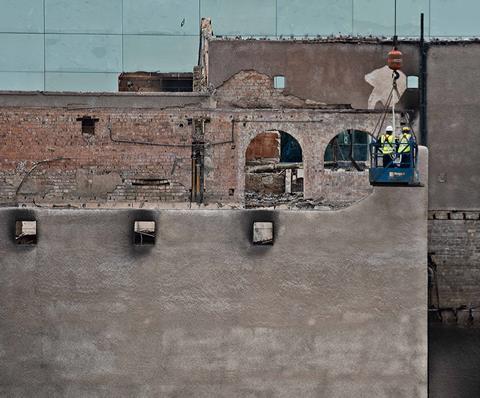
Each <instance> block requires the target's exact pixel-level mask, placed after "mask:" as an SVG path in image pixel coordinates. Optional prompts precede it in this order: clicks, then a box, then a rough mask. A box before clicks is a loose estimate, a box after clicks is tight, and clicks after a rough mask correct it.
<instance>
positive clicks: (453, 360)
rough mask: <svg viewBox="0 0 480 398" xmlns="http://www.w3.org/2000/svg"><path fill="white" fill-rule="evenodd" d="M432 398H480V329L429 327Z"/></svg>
mask: <svg viewBox="0 0 480 398" xmlns="http://www.w3.org/2000/svg"><path fill="white" fill-rule="evenodd" d="M428 345H429V349H428V374H429V395H428V396H429V397H430V398H451V397H455V398H473V397H480V378H479V374H480V328H473V329H469V328H461V327H458V326H448V325H441V324H440V325H438V324H431V325H429V330H428Z"/></svg>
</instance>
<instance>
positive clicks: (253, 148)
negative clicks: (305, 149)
mask: <svg viewBox="0 0 480 398" xmlns="http://www.w3.org/2000/svg"><path fill="white" fill-rule="evenodd" d="M303 179H304V174H303V155H302V148H301V146H300V144H299V142H298V141H297V140H296V139H295V138H294V137H293V136H291V135H290V134H288V133H285V132H283V131H278V130H270V131H266V132H263V133H260V134H258V135H257V136H256V137H255V138H253V139H252V140H251V141H250V144H249V145H248V147H247V151H246V154H245V207H247V208H252V207H274V206H278V205H281V204H288V203H291V202H293V201H295V200H298V199H301V198H303Z"/></svg>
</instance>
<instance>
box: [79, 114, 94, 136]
mask: <svg viewBox="0 0 480 398" xmlns="http://www.w3.org/2000/svg"><path fill="white" fill-rule="evenodd" d="M77 122H82V134H87V135H94V134H95V123H97V122H98V119H96V118H92V117H91V116H83V117H79V118H78V119H77Z"/></svg>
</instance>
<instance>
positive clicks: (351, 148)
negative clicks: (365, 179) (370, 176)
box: [324, 130, 371, 171]
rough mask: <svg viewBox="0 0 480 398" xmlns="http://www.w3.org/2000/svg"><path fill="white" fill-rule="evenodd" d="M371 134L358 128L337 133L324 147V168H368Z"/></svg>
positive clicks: (360, 169)
mask: <svg viewBox="0 0 480 398" xmlns="http://www.w3.org/2000/svg"><path fill="white" fill-rule="evenodd" d="M370 142H371V135H370V134H369V133H367V132H365V131H360V130H345V131H342V132H341V133H339V134H337V135H336V136H335V137H333V138H332V139H331V141H330V142H329V143H328V145H327V148H326V149H325V156H324V168H326V169H345V170H349V171H350V170H351V171H355V170H357V171H362V170H365V169H366V168H368V164H369V163H368V161H369V144H370Z"/></svg>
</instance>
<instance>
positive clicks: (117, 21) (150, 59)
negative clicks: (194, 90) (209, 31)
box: [0, 0, 480, 91]
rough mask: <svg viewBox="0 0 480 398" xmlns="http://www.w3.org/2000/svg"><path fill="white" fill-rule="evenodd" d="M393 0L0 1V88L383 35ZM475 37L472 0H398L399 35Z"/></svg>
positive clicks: (56, 86) (46, 85)
mask: <svg viewBox="0 0 480 398" xmlns="http://www.w3.org/2000/svg"><path fill="white" fill-rule="evenodd" d="M393 4H394V0H335V1H332V0H316V1H312V0H243V1H238V0H75V1H72V0H0V9H1V12H0V53H1V54H2V57H0V90H46V91H117V86H118V83H117V79H118V74H119V73H121V72H122V71H125V72H135V71H149V72H153V71H159V72H191V71H192V68H193V66H194V65H195V64H196V61H197V56H198V45H199V43H198V41H199V39H198V32H199V20H200V18H201V17H202V16H205V17H211V18H212V24H213V31H214V34H215V35H218V36H245V37H267V38H280V37H287V38H288V37H292V36H293V37H305V36H308V37H316V36H317V35H320V36H327V35H362V36H364V35H367V36H368V35H375V36H382V35H384V36H391V35H392V34H393V32H392V30H393V29H392V25H393ZM421 12H423V13H424V14H425V22H426V34H427V37H439V38H457V37H476V36H480V25H479V24H478V20H479V17H480V2H479V1H478V0H401V1H398V12H397V16H398V34H399V35H400V36H403V37H415V36H418V31H419V18H420V17H419V15H420V13H421Z"/></svg>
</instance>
